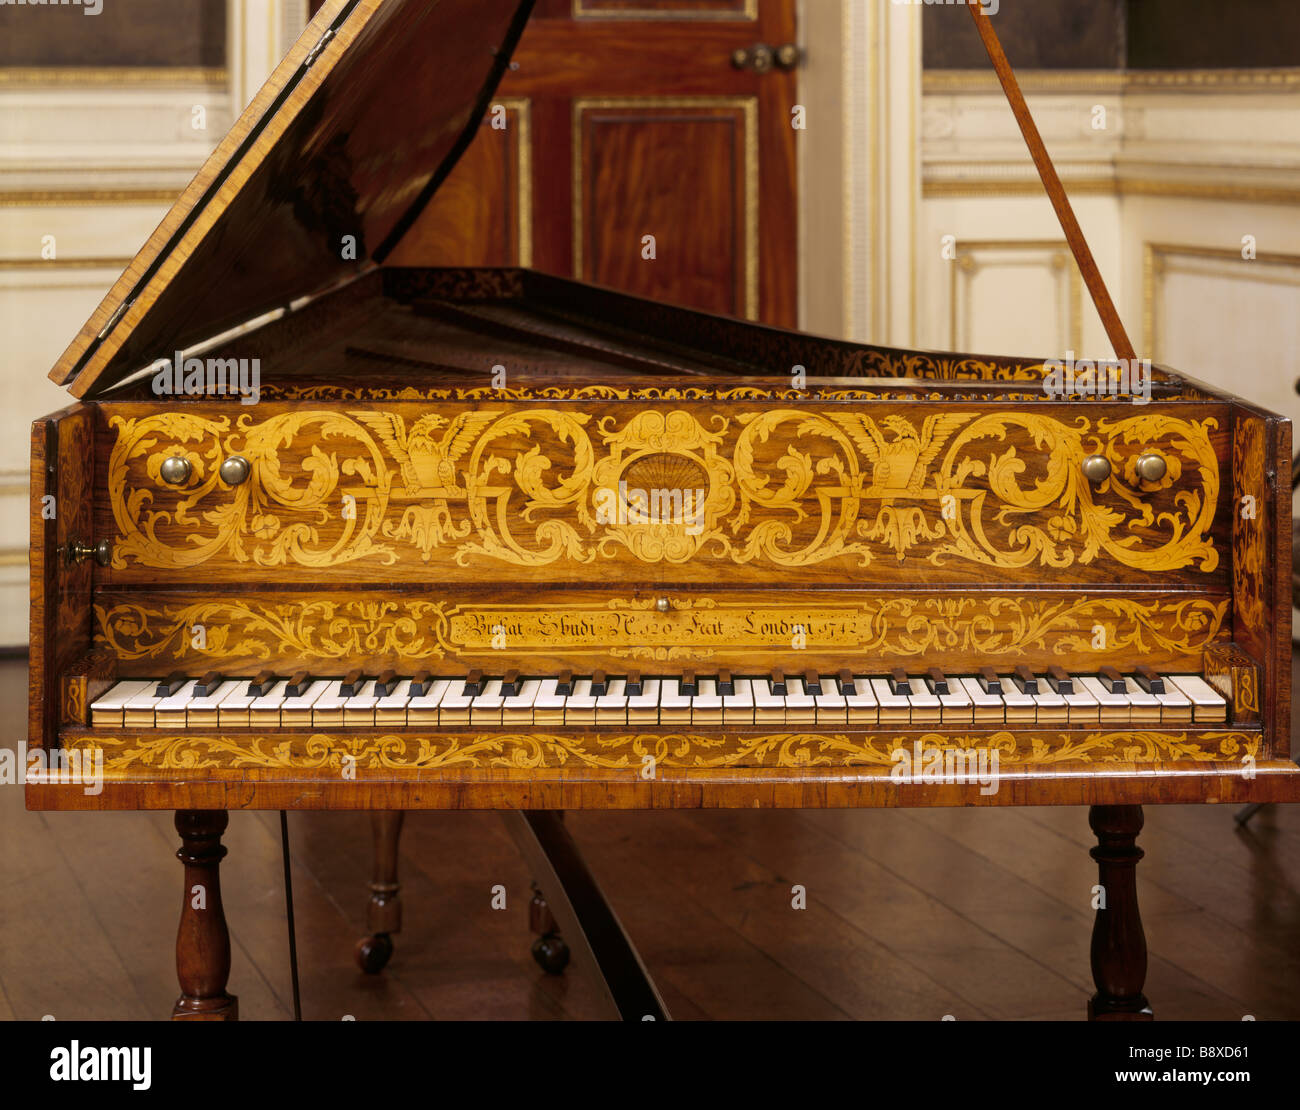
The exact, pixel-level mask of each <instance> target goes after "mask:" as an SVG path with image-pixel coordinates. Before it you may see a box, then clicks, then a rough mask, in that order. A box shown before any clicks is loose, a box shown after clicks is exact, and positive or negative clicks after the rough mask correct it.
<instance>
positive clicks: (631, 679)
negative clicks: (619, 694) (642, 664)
mask: <svg viewBox="0 0 1300 1110" xmlns="http://www.w3.org/2000/svg"><path fill="white" fill-rule="evenodd" d="M644 692H645V691H644V690H643V689H642V688H641V672H640V671H628V672H627V680H626V681H625V682H624V684H623V693H625V694H626V695H627V696H628V697H629V698H639V697H640V696H641V695H642V694H643V693H644Z"/></svg>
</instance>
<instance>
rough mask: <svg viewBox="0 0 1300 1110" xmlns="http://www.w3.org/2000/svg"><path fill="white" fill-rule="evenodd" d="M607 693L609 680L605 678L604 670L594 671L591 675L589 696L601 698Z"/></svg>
mask: <svg viewBox="0 0 1300 1110" xmlns="http://www.w3.org/2000/svg"><path fill="white" fill-rule="evenodd" d="M608 693H609V681H608V680H607V679H606V678H605V672H604V671H599V670H598V671H596V672H594V673H593V674H592V676H591V696H592V697H593V698H603V697H604V696H605V695H606V694H608Z"/></svg>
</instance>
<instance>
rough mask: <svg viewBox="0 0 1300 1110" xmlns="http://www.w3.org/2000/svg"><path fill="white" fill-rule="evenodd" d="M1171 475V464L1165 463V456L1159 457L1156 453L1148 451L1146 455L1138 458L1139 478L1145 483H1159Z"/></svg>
mask: <svg viewBox="0 0 1300 1110" xmlns="http://www.w3.org/2000/svg"><path fill="white" fill-rule="evenodd" d="M1168 473H1169V464H1168V463H1167V462H1165V460H1164V456H1163V455H1157V454H1156V453H1155V452H1154V451H1148V452H1147V453H1146V454H1145V455H1142V456H1140V457H1139V458H1138V461H1137V476H1138V477H1139V478H1141V479H1142V481H1144V482H1158V481H1160V479H1161V478H1163V477H1164V476H1165V475H1166V474H1168Z"/></svg>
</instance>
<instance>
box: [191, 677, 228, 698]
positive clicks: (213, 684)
mask: <svg viewBox="0 0 1300 1110" xmlns="http://www.w3.org/2000/svg"><path fill="white" fill-rule="evenodd" d="M225 680H226V676H225V675H223V674H222V673H221V672H220V671H208V673H207V674H205V675H204V676H203V677H202V678H201V679H199V681H198V682H197V683H196V684H195V687H194V696H195V697H196V698H207V697H211V696H212V695H213V694H215V693H216V692H217V687H218V686H220V685H221V684H222V683H223V682H225Z"/></svg>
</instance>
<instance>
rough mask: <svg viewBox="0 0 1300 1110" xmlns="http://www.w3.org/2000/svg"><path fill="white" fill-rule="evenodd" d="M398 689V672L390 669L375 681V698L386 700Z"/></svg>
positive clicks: (381, 673) (382, 672)
mask: <svg viewBox="0 0 1300 1110" xmlns="http://www.w3.org/2000/svg"><path fill="white" fill-rule="evenodd" d="M396 689H397V672H396V671H395V670H393V668H392V667H388V668H387V669H385V670H384V671H381V672H380V675H379V677H378V678H377V679H375V697H377V698H386V697H388V695H389V694H391V693H392V692H393V691H394V690H396Z"/></svg>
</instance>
